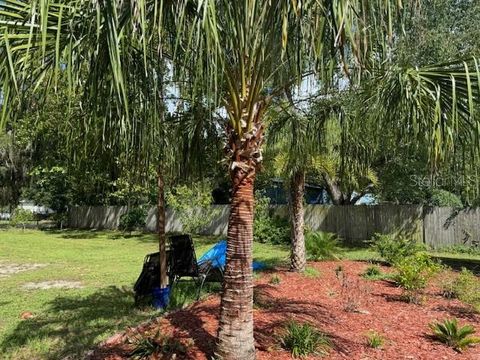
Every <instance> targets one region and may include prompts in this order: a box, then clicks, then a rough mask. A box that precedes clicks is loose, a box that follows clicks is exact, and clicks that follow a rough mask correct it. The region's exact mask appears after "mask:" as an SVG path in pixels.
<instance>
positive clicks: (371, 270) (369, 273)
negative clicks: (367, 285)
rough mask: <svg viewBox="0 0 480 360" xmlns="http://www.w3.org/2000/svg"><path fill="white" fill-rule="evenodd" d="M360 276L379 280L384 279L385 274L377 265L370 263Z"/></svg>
mask: <svg viewBox="0 0 480 360" xmlns="http://www.w3.org/2000/svg"><path fill="white" fill-rule="evenodd" d="M362 277H363V278H364V279H368V280H379V279H384V278H385V277H386V274H384V273H383V272H382V269H380V267H379V266H377V265H372V266H369V267H367V268H366V269H365V271H364V272H363V273H362Z"/></svg>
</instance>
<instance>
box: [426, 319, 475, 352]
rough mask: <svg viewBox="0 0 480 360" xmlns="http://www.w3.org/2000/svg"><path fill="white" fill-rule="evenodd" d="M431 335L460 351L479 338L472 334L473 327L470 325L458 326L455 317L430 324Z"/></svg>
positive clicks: (473, 332)
mask: <svg viewBox="0 0 480 360" xmlns="http://www.w3.org/2000/svg"><path fill="white" fill-rule="evenodd" d="M430 329H431V330H432V332H433V336H434V337H435V338H436V339H437V340H438V341H440V342H443V343H444V344H446V345H448V346H450V347H452V348H454V349H455V350H457V351H459V352H461V351H462V350H464V349H466V348H468V347H469V346H471V345H474V344H478V343H480V338H478V337H475V336H472V335H473V334H475V328H474V327H473V326H472V325H469V324H468V325H465V326H462V327H459V326H458V321H457V319H455V318H454V319H451V320H449V319H446V320H444V321H443V322H441V323H433V324H430Z"/></svg>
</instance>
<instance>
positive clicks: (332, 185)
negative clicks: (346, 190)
mask: <svg viewBox="0 0 480 360" xmlns="http://www.w3.org/2000/svg"><path fill="white" fill-rule="evenodd" d="M323 180H324V181H325V183H326V185H327V193H328V196H330V200H331V201H332V203H333V205H344V202H345V199H344V196H343V193H342V190H341V189H340V186H339V185H338V183H337V182H336V181H335V180H333V179H331V178H330V177H329V176H328V175H326V174H324V175H323Z"/></svg>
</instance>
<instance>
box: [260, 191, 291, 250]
mask: <svg viewBox="0 0 480 360" xmlns="http://www.w3.org/2000/svg"><path fill="white" fill-rule="evenodd" d="M253 238H254V240H255V241H257V242H260V243H268V244H288V243H290V225H289V223H288V220H286V219H281V218H279V217H275V216H271V215H270V199H269V198H268V197H266V196H263V194H262V193H260V192H256V193H255V217H254V222H253Z"/></svg>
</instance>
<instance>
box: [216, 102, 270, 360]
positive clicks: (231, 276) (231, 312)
mask: <svg viewBox="0 0 480 360" xmlns="http://www.w3.org/2000/svg"><path fill="white" fill-rule="evenodd" d="M263 107H264V104H263V103H262V104H260V103H258V104H256V105H255V106H254V109H255V110H254V111H255V115H254V120H253V126H252V128H251V129H244V133H243V134H242V135H240V136H239V135H238V133H237V131H236V130H235V129H234V128H233V127H232V126H231V125H229V126H228V127H227V139H228V142H227V146H226V148H225V150H226V152H227V156H228V158H229V160H230V170H229V172H230V179H231V182H232V200H231V205H230V217H229V220H228V236H227V256H226V265H225V274H224V281H223V292H222V301H221V304H220V323H219V329H218V343H217V348H216V351H215V358H216V359H221V360H254V359H255V343H254V338H253V271H252V245H253V211H254V205H255V204H254V203H255V199H254V183H255V175H256V171H257V169H258V168H259V165H260V163H261V161H262V154H261V146H262V143H263V125H262V122H261V117H262V113H263Z"/></svg>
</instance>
